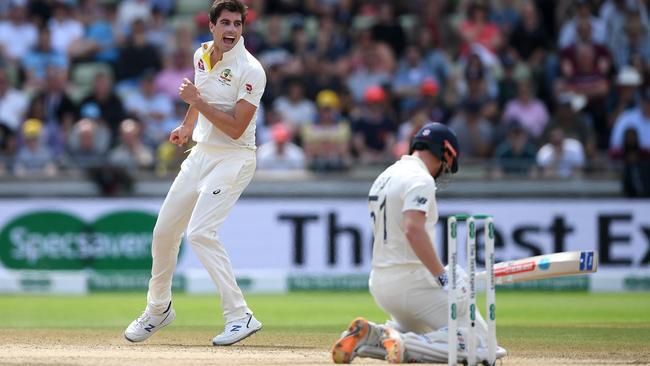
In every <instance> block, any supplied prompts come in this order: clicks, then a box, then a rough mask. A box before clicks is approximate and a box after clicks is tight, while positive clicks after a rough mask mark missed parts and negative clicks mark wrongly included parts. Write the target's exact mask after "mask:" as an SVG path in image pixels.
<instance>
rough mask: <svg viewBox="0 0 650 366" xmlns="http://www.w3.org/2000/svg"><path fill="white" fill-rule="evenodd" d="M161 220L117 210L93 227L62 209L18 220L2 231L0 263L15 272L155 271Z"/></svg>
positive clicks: (42, 212) (32, 214) (97, 221)
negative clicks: (153, 264) (154, 247)
mask: <svg viewBox="0 0 650 366" xmlns="http://www.w3.org/2000/svg"><path fill="white" fill-rule="evenodd" d="M155 223H156V216H154V215H152V214H150V213H147V212H141V211H114V212H111V213H109V214H107V215H104V216H101V217H99V218H98V219H97V220H95V221H94V222H92V223H87V222H84V221H83V220H82V219H81V218H79V217H76V216H73V215H70V214H67V213H63V212H57V211H37V212H30V213H28V214H25V215H22V216H19V217H17V218H15V219H14V220H12V221H10V222H9V223H7V224H6V225H5V226H4V227H3V228H1V230H0V261H2V264H4V266H6V267H7V268H11V269H39V270H78V269H84V268H91V269H98V270H114V269H117V270H119V269H130V270H133V269H141V270H149V269H150V268H151V238H152V230H153V227H154V225H155Z"/></svg>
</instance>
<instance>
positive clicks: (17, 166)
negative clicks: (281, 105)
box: [14, 119, 57, 177]
mask: <svg viewBox="0 0 650 366" xmlns="http://www.w3.org/2000/svg"><path fill="white" fill-rule="evenodd" d="M42 133H43V123H42V122H41V121H39V120H37V119H28V120H27V121H25V123H23V126H22V137H23V142H24V145H23V146H22V147H21V148H20V149H19V150H18V153H17V154H16V159H15V161H14V174H15V175H16V176H18V177H26V176H49V177H52V176H55V175H56V174H57V168H56V165H55V160H54V154H52V152H51V151H50V150H49V149H48V147H47V146H46V145H44V144H43V142H42V136H41V135H42Z"/></svg>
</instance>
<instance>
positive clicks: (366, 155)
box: [352, 86, 397, 165]
mask: <svg viewBox="0 0 650 366" xmlns="http://www.w3.org/2000/svg"><path fill="white" fill-rule="evenodd" d="M364 100H365V107H364V108H363V109H362V111H361V116H360V117H359V118H358V119H356V120H355V121H354V122H353V124H352V133H353V140H352V143H353V147H354V149H355V151H356V153H357V155H358V158H359V162H360V163H361V164H364V165H365V164H385V163H386V162H389V161H392V157H393V149H394V145H395V132H396V129H397V128H396V126H395V124H394V123H393V120H392V119H391V117H392V116H391V114H390V113H389V111H388V108H387V105H386V104H387V103H388V95H387V94H386V91H385V90H384V89H383V88H381V87H380V86H371V87H369V88H368V89H367V90H366V92H365V96H364Z"/></svg>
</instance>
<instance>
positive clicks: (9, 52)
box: [0, 3, 38, 62]
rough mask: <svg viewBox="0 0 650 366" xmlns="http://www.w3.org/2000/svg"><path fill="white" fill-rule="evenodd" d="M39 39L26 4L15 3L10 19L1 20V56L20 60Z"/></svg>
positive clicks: (14, 60) (10, 59) (12, 60)
mask: <svg viewBox="0 0 650 366" xmlns="http://www.w3.org/2000/svg"><path fill="white" fill-rule="evenodd" d="M37 40H38V31H37V29H36V26H35V25H34V24H32V23H30V22H29V21H28V20H27V9H26V8H25V6H24V5H20V4H19V3H14V5H13V6H12V8H11V10H10V12H9V19H8V20H0V56H3V58H6V59H8V60H9V61H10V62H19V61H20V60H22V59H23V57H24V56H25V55H26V54H27V51H29V50H30V49H31V48H32V47H34V45H35V44H36V42H37Z"/></svg>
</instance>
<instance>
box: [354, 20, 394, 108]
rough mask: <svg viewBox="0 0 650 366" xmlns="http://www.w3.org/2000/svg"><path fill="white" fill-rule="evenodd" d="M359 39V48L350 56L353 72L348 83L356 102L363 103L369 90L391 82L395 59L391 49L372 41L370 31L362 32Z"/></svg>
mask: <svg viewBox="0 0 650 366" xmlns="http://www.w3.org/2000/svg"><path fill="white" fill-rule="evenodd" d="M358 37H359V40H358V43H357V47H356V49H355V50H353V52H352V54H351V55H350V66H351V67H352V72H351V74H350V75H348V77H347V80H346V81H347V87H348V89H349V90H350V91H351V93H352V97H353V98H354V101H355V102H356V103H362V102H363V99H364V96H365V93H366V90H367V89H368V88H370V87H373V86H376V85H387V84H388V83H389V82H390V81H391V73H392V72H393V69H394V67H395V58H394V55H393V52H392V50H391V49H390V48H389V47H387V46H386V45H385V44H382V43H377V42H374V41H373V40H372V38H371V36H370V32H369V31H367V30H366V31H361V32H360V34H359V36H358Z"/></svg>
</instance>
